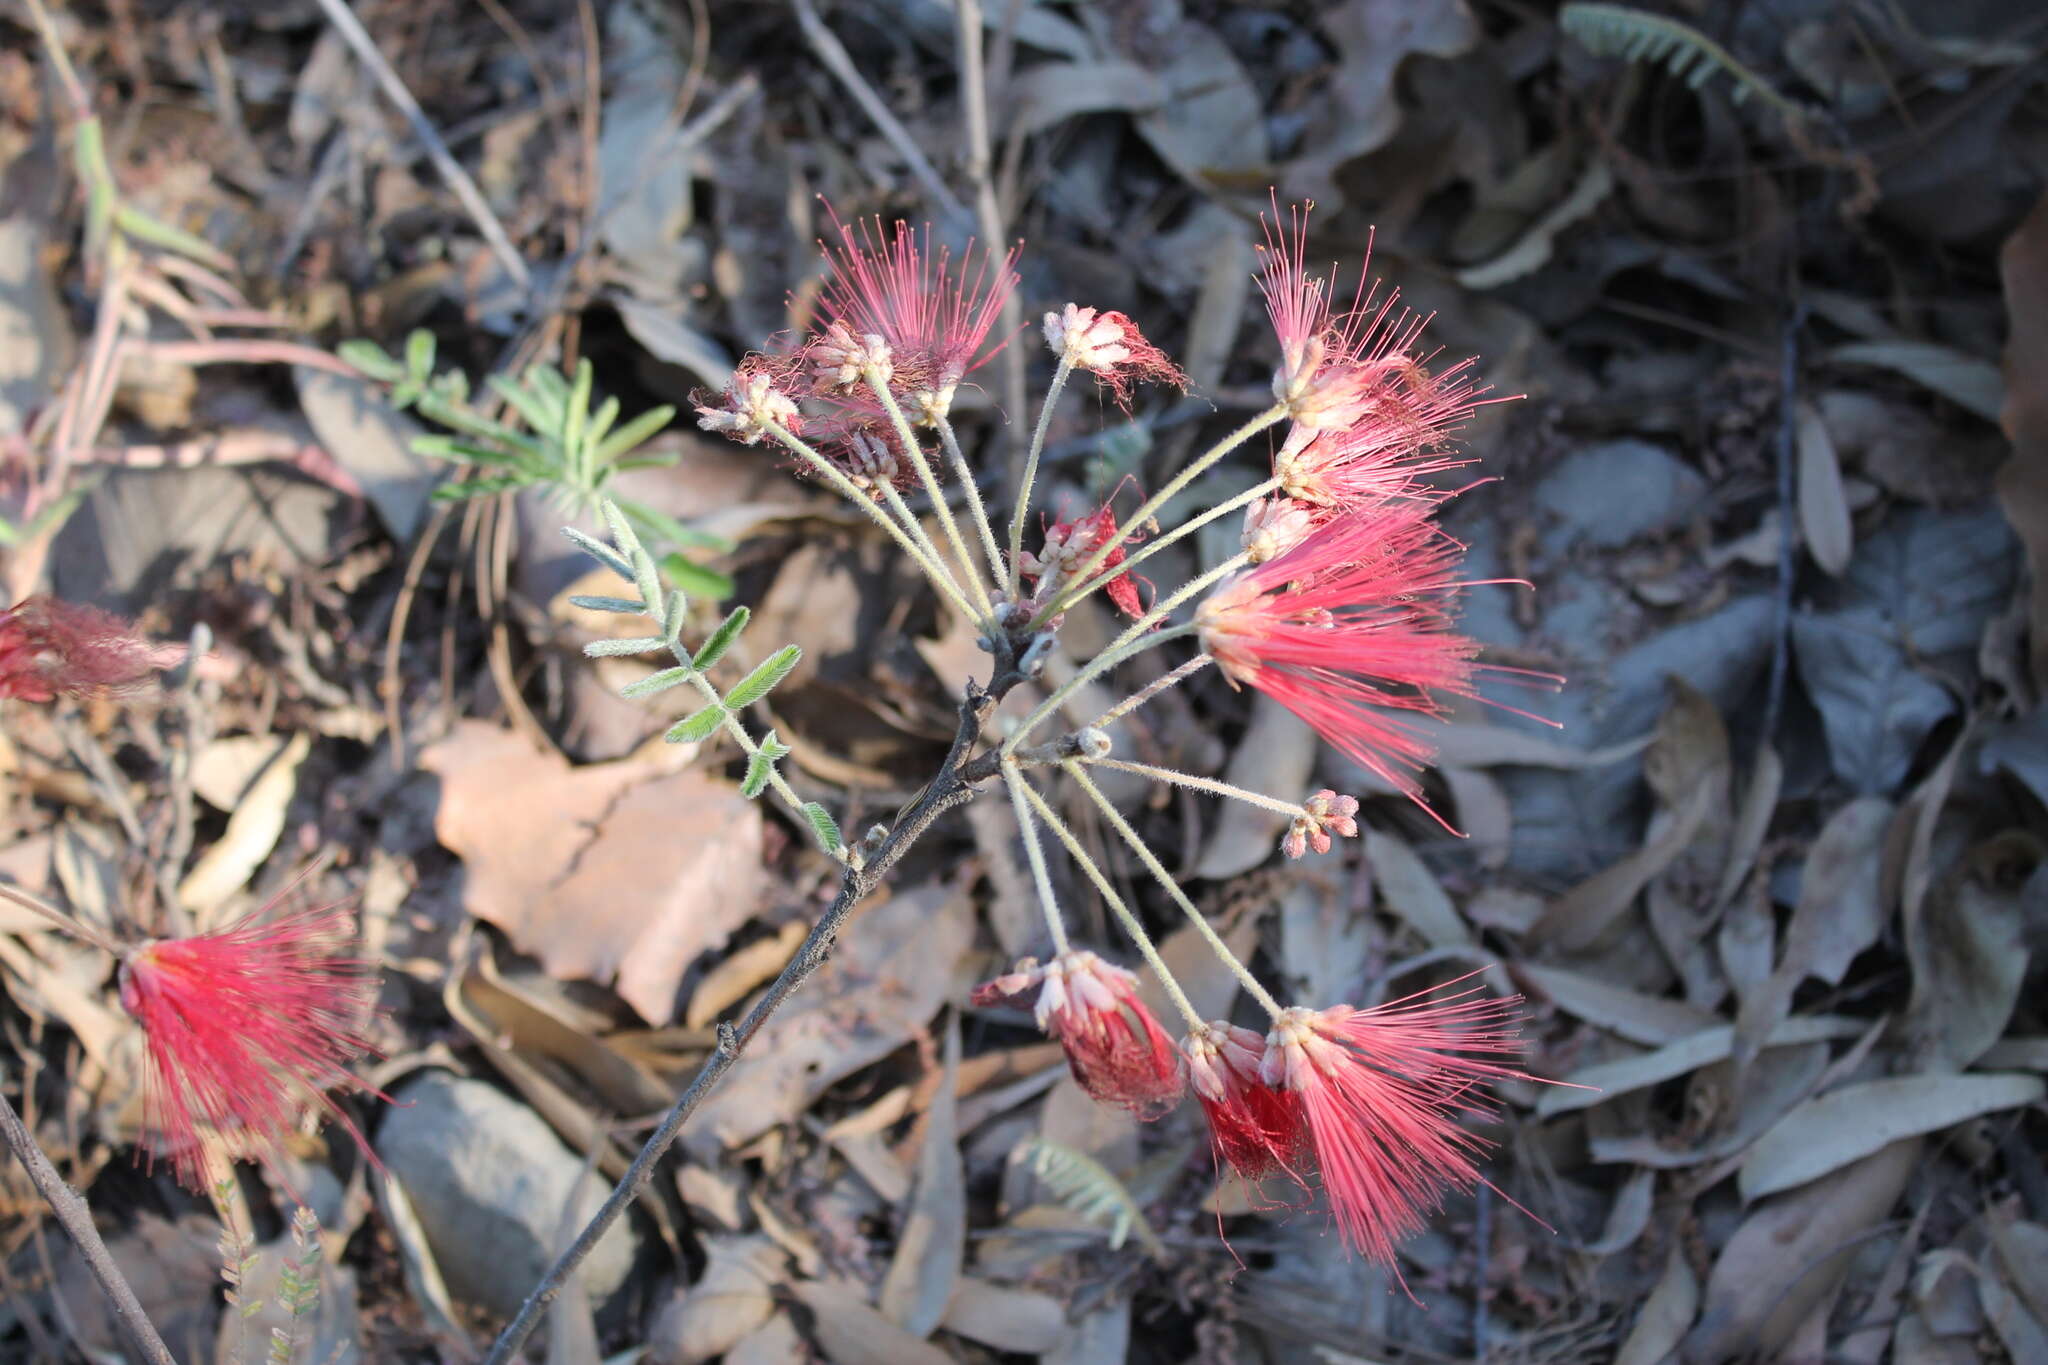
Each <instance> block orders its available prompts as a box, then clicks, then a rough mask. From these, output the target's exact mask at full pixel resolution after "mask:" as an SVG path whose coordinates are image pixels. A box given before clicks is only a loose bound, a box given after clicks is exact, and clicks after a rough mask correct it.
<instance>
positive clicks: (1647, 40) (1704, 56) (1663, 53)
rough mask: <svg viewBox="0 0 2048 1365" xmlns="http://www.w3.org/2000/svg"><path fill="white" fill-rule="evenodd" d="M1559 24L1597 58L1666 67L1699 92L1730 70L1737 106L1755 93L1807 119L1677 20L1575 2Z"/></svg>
mask: <svg viewBox="0 0 2048 1365" xmlns="http://www.w3.org/2000/svg"><path fill="white" fill-rule="evenodd" d="M1557 23H1558V27H1559V28H1562V29H1563V30H1564V31H1565V32H1566V33H1569V34H1570V35H1571V36H1572V37H1574V38H1576V39H1578V40H1579V42H1580V44H1581V45H1582V46H1584V47H1585V49H1586V50H1587V51H1588V52H1591V53H1592V54H1593V55H1594V56H1596V57H1620V58H1622V59H1623V60H1625V61H1631V62H1651V63H1657V64H1661V65H1662V66H1663V67H1664V69H1665V70H1667V71H1669V72H1670V73H1671V74H1672V75H1674V76H1676V77H1678V78H1679V79H1680V80H1682V81H1684V82H1685V83H1686V84H1687V85H1689V86H1691V87H1692V88H1693V89H1695V90H1697V89H1699V88H1700V87H1701V86H1703V85H1705V84H1706V83H1707V82H1708V81H1709V80H1711V79H1713V77H1714V76H1715V74H1716V73H1719V72H1724V71H1725V72H1726V73H1727V74H1728V75H1729V76H1730V77H1731V78H1732V79H1733V80H1734V82H1735V90H1734V94H1733V99H1734V100H1735V102H1736V103H1737V104H1740V103H1742V101H1743V100H1745V99H1747V98H1748V97H1749V96H1750V95H1751V94H1755V95H1756V97H1757V98H1758V99H1760V100H1762V101H1763V102H1764V103H1766V104H1768V105H1770V106H1771V108H1773V109H1775V110H1777V111H1778V113H1779V114H1781V115H1783V116H1784V118H1785V119H1786V120H1787V121H1788V122H1791V123H1798V122H1800V121H1801V120H1802V119H1803V118H1804V117H1805V115H1804V114H1803V112H1802V111H1801V110H1800V108H1799V106H1798V105H1796V104H1794V103H1793V102H1792V101H1791V100H1789V99H1786V98H1785V97H1784V96H1783V95H1781V94H1779V93H1778V92H1777V91H1776V90H1774V89H1773V88H1772V87H1771V85H1770V82H1768V81H1766V80H1765V79H1764V78H1763V77H1761V76H1759V75H1757V74H1756V72H1754V71H1751V70H1750V69H1749V68H1748V67H1746V66H1744V65H1743V64H1742V63H1741V62H1739V61H1737V60H1735V57H1734V55H1733V54H1731V53H1730V52H1729V51H1728V49H1727V48H1725V47H1722V46H1721V45H1720V44H1719V43H1717V42H1715V41H1714V40H1713V39H1712V38H1709V37H1708V36H1707V35H1706V34H1704V33H1701V32H1700V31H1699V30H1698V29H1696V28H1693V27H1692V26H1691V25H1689V24H1682V23H1680V22H1679V21H1678V20H1676V19H1667V18H1665V17H1664V16H1663V15H1661V14H1649V13H1646V12H1645V11H1643V10H1639V9H1632V8H1630V7H1629V6H1627V5H1603V4H1592V3H1573V4H1568V5H1566V6H1565V7H1564V8H1563V9H1562V10H1560V11H1558V16H1557Z"/></svg>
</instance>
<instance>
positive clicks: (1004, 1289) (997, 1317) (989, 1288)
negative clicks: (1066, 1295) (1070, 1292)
mask: <svg viewBox="0 0 2048 1365" xmlns="http://www.w3.org/2000/svg"><path fill="white" fill-rule="evenodd" d="M943 1325H944V1327H945V1329H946V1330H947V1331H949V1332H954V1333H958V1334H959V1335H960V1336H963V1337H966V1338H968V1339H969V1340H971V1341H978V1342H980V1343H981V1344H982V1345H984V1346H993V1347H995V1349H997V1350H998V1351H1014V1352H1017V1353H1018V1354H1020V1355H1041V1354H1043V1353H1044V1352H1046V1351H1050V1350H1052V1349H1054V1348H1055V1347H1057V1346H1058V1345H1059V1344H1060V1343H1061V1342H1063V1341H1065V1340H1066V1339H1067V1338H1068V1337H1069V1336H1070V1335H1071V1334H1072V1331H1073V1329H1072V1328H1071V1327H1069V1326H1068V1325H1067V1310H1066V1308H1065V1307H1064V1306H1062V1305H1061V1303H1060V1301H1059V1300H1058V1299H1056V1298H1053V1297H1052V1296H1051V1295H1050V1294H1041V1293H1039V1292H1038V1291H1037V1290H1035V1289H1018V1288H1013V1287H1011V1286H1009V1285H1002V1284H992V1283H990V1282H989V1281H987V1280H979V1279H975V1278H974V1277H973V1276H971V1275H970V1276H964V1277H962V1278H961V1280H960V1283H959V1284H958V1285H957V1286H955V1287H954V1290H953V1299H952V1302H950V1303H948V1304H947V1305H946V1320H945V1322H944V1324H943Z"/></svg>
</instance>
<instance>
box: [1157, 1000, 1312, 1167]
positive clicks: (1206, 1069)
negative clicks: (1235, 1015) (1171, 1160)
mask: <svg viewBox="0 0 2048 1365" xmlns="http://www.w3.org/2000/svg"><path fill="white" fill-rule="evenodd" d="M1265 1049H1266V1040H1265V1039H1264V1038H1261V1037H1260V1036H1259V1035H1258V1034H1256V1033H1254V1032H1252V1031H1251V1030H1250V1029H1248V1028H1239V1027H1237V1026H1236V1025H1234V1024H1226V1023H1222V1022H1220V1021H1219V1022H1216V1023H1210V1024H1204V1025H1203V1026H1202V1027H1201V1028H1198V1029H1195V1030H1193V1031H1192V1032H1190V1033H1189V1034H1188V1036H1187V1040H1186V1041H1185V1042H1183V1043H1182V1044H1181V1050H1182V1051H1183V1052H1185V1053H1186V1054H1187V1063H1188V1088H1189V1089H1190V1090H1193V1091H1194V1092H1195V1101H1196V1102H1197V1103H1198V1104H1200V1105H1201V1106H1202V1113H1203V1115H1204V1116H1205V1117H1206V1118H1207V1119H1208V1120H1209V1139H1210V1145H1211V1146H1212V1147H1213V1148H1214V1150H1215V1152H1216V1155H1217V1157H1218V1158H1220V1159H1221V1160H1223V1161H1226V1162H1228V1163H1229V1164H1230V1167H1231V1169H1232V1170H1234V1171H1236V1172H1237V1173H1238V1174H1239V1175H1242V1176H1244V1177H1246V1178H1247V1179H1251V1180H1258V1179H1260V1178H1262V1177H1264V1176H1268V1175H1272V1174H1274V1173H1275V1172H1285V1173H1286V1174H1287V1175H1288V1176H1290V1177H1292V1178H1293V1179H1294V1180H1295V1181H1296V1182H1298V1183H1305V1182H1303V1177H1302V1173H1301V1172H1302V1169H1303V1168H1304V1167H1305V1166H1306V1163H1307V1158H1308V1155H1309V1153H1308V1133H1307V1129H1306V1127H1305V1126H1304V1120H1303V1117H1302V1113H1301V1106H1300V1101H1299V1099H1298V1097H1296V1096H1295V1095H1294V1094H1293V1093H1292V1092H1291V1091H1286V1090H1278V1089H1275V1088H1274V1087H1272V1086H1269V1085H1267V1084H1266V1083H1265V1081H1264V1080H1263V1079H1261V1077H1260V1074H1259V1071H1260V1065H1261V1062H1262V1060H1263V1058H1264V1056H1265Z"/></svg>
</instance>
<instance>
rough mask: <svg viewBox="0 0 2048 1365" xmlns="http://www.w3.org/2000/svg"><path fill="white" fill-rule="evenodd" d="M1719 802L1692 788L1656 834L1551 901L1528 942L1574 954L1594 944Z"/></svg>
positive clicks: (1689, 841)
mask: <svg viewBox="0 0 2048 1365" xmlns="http://www.w3.org/2000/svg"><path fill="white" fill-rule="evenodd" d="M1719 798H1720V793H1718V792H1716V791H1715V790H1714V789H1713V788H1712V787H1711V786H1704V785H1703V786H1698V787H1694V788H1693V789H1692V792H1691V794H1690V795H1689V796H1687V797H1686V798H1685V801H1684V804H1683V805H1682V806H1680V807H1679V808H1678V810H1677V811H1675V812H1674V813H1673V817H1672V819H1671V821H1670V822H1669V823H1668V824H1667V826H1666V827H1665V830H1664V833H1663V834H1662V835H1661V836H1659V837H1658V838H1656V839H1653V840H1652V841H1651V842H1649V843H1647V844H1645V845H1644V846H1643V847H1641V848H1639V849H1637V850H1636V851H1635V852H1634V853H1631V854H1629V855H1628V856H1627V857H1625V858H1623V859H1621V861H1619V862H1617V863H1615V864H1614V865H1613V866H1612V867H1610V868H1607V869H1606V870H1605V871H1602V872H1596V873H1594V874H1593V875H1592V876H1590V877H1588V878H1587V879H1586V880H1585V881H1583V882H1580V883H1579V884H1578V885H1577V886H1575V887H1573V888H1572V889H1571V890H1570V891H1567V892H1566V893H1565V894H1564V895H1562V896H1560V897H1558V898H1557V899H1556V900H1554V901H1552V902H1551V904H1550V908H1549V909H1548V910H1547V911H1545V912H1544V915H1543V918H1542V919H1541V920H1540V921H1538V922H1537V925H1536V927H1535V929H1533V930H1532V931H1531V932H1530V935H1529V937H1530V940H1531V941H1532V943H1538V944H1540V943H1546V942H1551V943H1556V944H1557V945H1558V946H1560V947H1562V948H1566V949H1569V950H1575V951H1576V950H1582V949H1585V948H1590V947H1591V946H1593V944H1595V943H1597V942H1598V941H1599V940H1600V938H1601V936H1602V935H1603V934H1605V933H1606V932H1607V930H1608V928H1609V927H1610V926H1611V925H1612V924H1613V923H1614V922H1615V921H1616V920H1617V919H1619V918H1621V916H1622V914H1623V913H1625V912H1626V911H1627V910H1628V908H1629V906H1630V905H1631V904H1632V903H1633V902H1634V901H1635V898H1636V896H1637V895H1638V894H1640V893H1641V891H1642V889H1643V888H1644V887H1645V886H1647V885H1649V883H1650V879H1651V878H1653V877H1655V876H1657V874H1659V873H1660V872H1662V871H1663V870H1664V869H1665V868H1667V867H1669V866H1671V864H1672V863H1673V862H1674V861H1676V860H1677V858H1678V856H1679V855H1680V854H1681V853H1683V852H1685V851H1686V849H1688V848H1690V847H1691V846H1692V841H1693V838H1694V836H1695V835H1697V834H1698V833H1699V831H1700V827H1701V826H1702V825H1704V824H1705V823H1706V820H1707V816H1708V814H1709V813H1710V812H1711V811H1712V810H1713V809H1714V806H1715V804H1716V803H1717V801H1718V800H1719Z"/></svg>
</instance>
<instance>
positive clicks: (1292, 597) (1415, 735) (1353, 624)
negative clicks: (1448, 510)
mask: <svg viewBox="0 0 2048 1365" xmlns="http://www.w3.org/2000/svg"><path fill="white" fill-rule="evenodd" d="M1429 510H1430V509H1429V505H1428V504H1426V503H1391V504H1387V505H1385V506H1382V507H1380V508H1378V509H1376V510H1373V511H1364V512H1354V513H1351V514H1349V515H1347V516H1344V517H1341V518H1339V519H1338V520H1336V521H1333V522H1330V523H1329V524H1327V525H1325V526H1323V527H1321V528H1319V529H1317V530H1315V531H1313V532H1312V533H1310V534H1309V535H1308V536H1307V537H1306V538H1305V539H1303V540H1302V541H1301V542H1300V543H1299V544H1298V545H1296V546H1295V547H1294V548H1293V549H1292V550H1290V551H1288V552H1287V553H1286V554H1283V555H1280V556H1279V557H1278V558H1275V559H1270V560H1267V561H1266V562H1264V563H1262V564H1259V565H1256V566H1254V567H1252V568H1250V569H1247V570H1245V571H1244V572H1242V573H1239V574H1236V575H1234V576H1233V577H1231V578H1228V579H1226V580H1224V581H1223V582H1222V583H1220V584H1218V585H1217V587H1216V588H1215V590H1214V591H1213V592H1211V593H1210V595H1209V596H1208V598H1207V599H1206V600H1204V601H1203V603H1202V605H1201V607H1200V608H1199V609H1198V610H1197V612H1196V616H1195V620H1196V624H1197V625H1198V627H1199V628H1200V632H1201V641H1202V648H1203V649H1204V650H1206V651H1207V652H1208V653H1209V654H1210V655H1211V656H1213V657H1214V658H1215V660H1216V663H1217V666H1218V667H1219V668H1221V669H1222V670H1223V673H1224V676H1225V677H1227V678H1229V679H1230V681H1231V682H1232V683H1235V684H1241V685H1243V686H1246V687H1252V688H1256V689H1257V690H1259V691H1261V692H1264V693H1266V694H1267V695H1268V696H1271V697H1272V698H1273V699H1274V700H1276V701H1278V702H1279V703H1280V704H1281V705H1283V706H1285V707H1286V708H1287V709H1288V710H1290V711H1292V712H1294V713H1295V714H1296V715H1297V716H1300V717H1301V718H1302V719H1303V720H1305V721H1307V722H1308V723H1309V724H1310V725H1311V726H1313V727H1315V729H1316V731H1317V732H1318V733H1320V734H1321V735H1322V736H1323V738H1325V739H1327V740H1328V741H1329V742H1330V743H1331V744H1334V745H1335V746H1336V747H1337V748H1338V749H1340V750H1341V751H1343V752H1344V753H1345V754H1347V755H1348V756H1350V757H1351V758H1352V759H1353V760H1354V761H1355V762H1357V763H1359V764H1361V765H1362V766H1364V767H1365V768H1367V769H1369V770H1370V771H1372V772H1373V773H1375V774H1377V775H1378V776H1379V777H1380V778H1382V779H1383V780H1385V781H1386V782H1387V783H1389V784H1390V785H1392V786H1393V787H1394V788H1395V789H1396V790H1398V791H1400V792H1403V793H1404V794H1406V795H1407V796H1409V797H1410V798H1411V799H1413V800H1415V801H1416V802H1417V803H1418V804H1421V803H1422V797H1421V788H1420V786H1419V784H1418V783H1417V780H1416V774H1417V772H1418V771H1419V770H1420V769H1421V768H1422V767H1423V766H1424V765H1426V764H1427V763H1428V762H1429V760H1430V758H1431V756H1432V754H1433V752H1434V751H1433V749H1432V748H1431V746H1430V744H1429V742H1428V741H1427V740H1426V739H1425V738H1424V737H1423V736H1422V735H1421V734H1420V733H1419V732H1418V731H1417V730H1416V729H1415V728H1414V727H1413V726H1412V725H1410V724H1408V723H1407V722H1406V721H1405V720H1404V719H1403V715H1404V713H1408V714H1420V715H1425V716H1433V715H1436V714H1438V713H1439V711H1440V710H1441V709H1442V708H1441V702H1440V701H1439V694H1447V695H1451V696H1472V695H1474V692H1473V683H1472V675H1473V664H1472V658H1473V656H1474V655H1475V654H1476V653H1477V652H1478V646H1477V645H1475V644H1473V643H1472V642H1471V641H1470V640H1468V639H1466V638H1465V637H1464V636H1462V635H1459V634H1457V633H1456V632H1455V631H1454V630H1453V629H1452V618H1451V614H1450V608H1451V605H1452V599H1453V597H1454V596H1455V593H1456V590H1457V589H1458V588H1460V587H1463V586H1466V585H1465V584H1463V583H1461V582H1460V581H1459V580H1458V579H1456V578H1455V577H1454V575H1455V573H1456V571H1457V567H1458V558H1459V555H1460V553H1461V552H1462V547H1461V546H1460V545H1459V544H1458V543H1457V542H1456V541H1454V540H1452V539H1450V538H1449V537H1448V536H1446V535H1444V534H1443V532H1442V531H1440V530H1438V529H1437V527H1436V526H1435V525H1434V524H1433V523H1432V522H1431V521H1430V520H1429ZM1424 808H1425V809H1427V807H1426V806H1425V807H1424Z"/></svg>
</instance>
